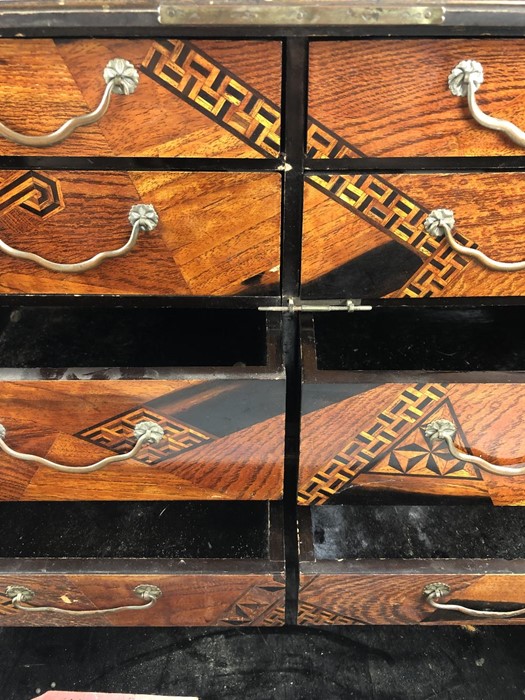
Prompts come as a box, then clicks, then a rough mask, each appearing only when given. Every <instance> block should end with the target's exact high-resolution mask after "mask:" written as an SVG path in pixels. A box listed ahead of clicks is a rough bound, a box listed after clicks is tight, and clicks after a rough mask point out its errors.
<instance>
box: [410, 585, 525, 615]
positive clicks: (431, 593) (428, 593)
mask: <svg viewBox="0 0 525 700" xmlns="http://www.w3.org/2000/svg"><path fill="white" fill-rule="evenodd" d="M450 593H451V588H450V586H448V585H447V584H446V583H439V582H436V583H429V584H428V585H427V586H425V588H424V589H423V595H424V596H425V599H426V602H427V603H428V604H429V605H431V606H432V607H433V608H436V610H452V611H454V612H460V613H462V614H463V615H468V616H469V617H486V618H498V617H499V618H509V617H520V616H521V615H525V608H520V609H519V610H509V611H505V612H501V611H497V610H476V609H475V608H466V607H465V606H464V605H457V604H455V603H440V602H439V599H440V598H443V597H446V596H448V595H450Z"/></svg>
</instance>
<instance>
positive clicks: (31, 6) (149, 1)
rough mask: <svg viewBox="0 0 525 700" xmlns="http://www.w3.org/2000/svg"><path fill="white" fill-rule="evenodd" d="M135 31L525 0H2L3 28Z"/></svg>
mask: <svg viewBox="0 0 525 700" xmlns="http://www.w3.org/2000/svg"><path fill="white" fill-rule="evenodd" d="M86 16H89V26H90V28H96V27H97V26H100V27H101V28H106V29H107V28H108V27H115V28H118V27H120V28H123V27H129V28H130V29H136V28H139V27H142V28H148V29H151V28H154V27H159V28H162V27H165V28H168V27H172V28H175V29H177V28H188V27H189V28H191V27H194V28H206V29H214V31H215V32H217V33H220V31H221V29H225V28H232V27H240V28H243V27H244V28H245V29H250V30H253V29H254V28H255V27H259V28H266V29H268V28H273V29H274V30H275V29H282V28H284V27H288V28H296V29H297V28H300V29H301V30H302V31H303V32H304V31H306V33H307V34H308V32H309V31H311V32H312V34H316V35H317V31H316V30H317V29H318V28H320V27H324V28H331V30H330V31H329V32H328V33H329V34H334V33H335V34H337V31H341V30H344V29H345V28H349V27H363V28H369V27H374V26H376V27H396V26H425V25H430V26H445V27H447V26H448V27H450V26H454V27H463V28H475V27H495V28H496V27H506V28H512V27H520V26H525V1H523V0H514V1H513V0H510V1H508V2H496V1H494V0H441V1H438V0H421V2H418V1H417V0H406V1H403V0H397V1H394V0H368V2H366V1H365V2H354V1H353V0H214V1H213V2H210V0H127V1H125V0H104V1H103V0H18V1H13V0H0V31H1V30H3V29H16V28H18V29H20V30H21V32H22V31H23V30H24V29H30V28H33V29H53V28H63V29H67V28H77V29H81V28H82V27H83V26H86Z"/></svg>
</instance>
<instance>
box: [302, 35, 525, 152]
mask: <svg viewBox="0 0 525 700" xmlns="http://www.w3.org/2000/svg"><path fill="white" fill-rule="evenodd" d="M464 60H474V61H477V62H479V63H480V64H481V65H482V68H483V74H484V82H483V84H481V86H480V87H479V90H478V91H477V92H476V93H475V97H476V99H477V102H478V104H479V106H480V107H481V109H482V110H483V111H484V112H486V113H488V114H489V115H490V116H492V117H497V118H499V119H504V120H509V121H511V122H513V123H515V124H516V125H517V126H518V127H521V129H525V99H524V95H525V77H524V76H525V57H524V53H523V40H521V39H518V40H508V39H489V40H485V39H459V40H458V39H439V40H436V39H425V40H420V39H418V40H412V39H404V40H400V41H390V40H375V39H374V40H352V41H329V42H324V41H323V42H313V43H312V44H311V45H310V100H309V115H310V122H309V134H308V148H307V150H308V153H309V155H310V156H311V157H315V158H340V157H350V158H363V157H366V156H368V157H385V156H396V157H406V156H410V157H412V156H483V155H487V156H488V155H491V156H492V155H494V156H496V155H510V154H516V155H520V154H521V153H522V148H520V147H519V146H518V145H515V144H514V143H513V142H512V141H511V140H510V139H509V138H508V137H507V136H505V135H504V134H501V133H498V132H496V131H492V130H490V129H487V128H485V127H483V126H480V125H478V124H477V123H476V121H474V119H473V117H472V116H471V114H470V113H469V110H468V106H467V97H459V96H455V95H453V94H452V93H451V91H450V89H449V86H448V77H449V75H450V73H451V71H452V70H453V69H454V68H455V67H456V66H457V64H458V63H460V62H461V61H464Z"/></svg>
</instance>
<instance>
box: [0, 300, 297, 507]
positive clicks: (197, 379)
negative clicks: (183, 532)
mask: <svg viewBox="0 0 525 700" xmlns="http://www.w3.org/2000/svg"><path fill="white" fill-rule="evenodd" d="M0 346H1V348H0V359H1V362H2V369H1V371H0V423H1V424H2V425H3V427H4V429H5V435H4V439H3V441H2V443H1V444H0V447H1V448H2V453H0V483H2V490H1V497H0V500H143V499H146V500H147V499H152V500H156V499H160V500H162V499H190V500H198V499H201V500H207V499H277V498H279V497H280V496H281V493H282V475H283V452H284V393H285V388H284V374H283V370H282V368H281V363H280V350H279V329H278V327H273V328H272V327H271V326H269V325H268V326H267V321H266V319H265V317H264V315H263V314H260V313H258V312H255V311H254V312H251V311H245V312H241V311H237V312H229V311H228V312H227V311H216V312H213V311H199V310H192V311H182V310H174V309H164V310H161V309H157V310H153V309H145V310H142V311H139V310H128V311H124V310H123V309H114V310H104V309H97V310H96V311H95V310H89V311H88V310H69V311H66V310H63V309H57V308H55V309H31V308H29V309H25V310H23V311H21V312H17V314H16V315H15V317H14V318H13V317H11V318H9V317H7V318H6V314H5V312H4V319H3V332H2V333H1V336H0ZM79 360H80V361H82V362H85V364H84V365H83V366H80V367H79V366H78V363H79ZM144 422H146V423H150V424H151V423H153V424H154V426H159V427H160V429H161V430H159V428H157V427H152V426H151V425H149V429H151V430H153V433H152V434H151V433H149V434H148V436H146V438H145V440H146V442H144V441H143V442H142V443H141V445H140V446H138V442H139V437H140V435H141V428H140V426H141V424H142V423H144ZM136 431H137V432H136ZM142 432H143V431H142ZM159 432H160V434H159ZM155 436H156V437H157V438H158V439H157V441H155V442H154V443H152V444H150V443H149V440H150V438H151V437H153V438H154V437H155ZM6 448H7V449H6ZM9 450H11V451H13V450H14V451H15V452H16V453H17V454H12V453H11V452H9ZM131 452H133V454H131ZM19 453H22V454H21V455H20V454H19ZM27 455H31V456H32V457H29V458H28V459H25V458H24V456H27ZM119 455H120V456H121V457H122V455H128V457H127V458H125V459H123V460H122V461H116V460H115V463H109V464H106V463H105V464H103V465H99V467H98V468H97V469H93V470H92V471H89V470H88V471H87V473H79V472H80V470H78V471H77V469H78V468H79V467H88V466H89V465H92V464H97V463H98V462H99V461H100V460H105V459H106V458H108V457H111V458H113V459H111V460H110V461H111V462H113V461H114V458H115V457H118V456H119ZM34 456H36V457H37V458H41V459H44V460H50V461H51V462H53V463H57V464H58V465H65V466H66V467H69V468H70V469H69V471H68V472H67V473H64V472H63V471H61V470H60V469H57V468H56V465H55V467H53V465H49V464H47V463H42V462H41V461H40V462H39V461H38V459H37V460H35V459H34Z"/></svg>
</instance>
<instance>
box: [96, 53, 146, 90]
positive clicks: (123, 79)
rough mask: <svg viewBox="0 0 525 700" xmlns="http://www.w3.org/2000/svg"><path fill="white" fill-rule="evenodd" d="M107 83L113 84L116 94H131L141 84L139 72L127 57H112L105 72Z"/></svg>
mask: <svg viewBox="0 0 525 700" xmlns="http://www.w3.org/2000/svg"><path fill="white" fill-rule="evenodd" d="M103 76H104V80H105V81H106V85H109V84H110V83H111V84H112V85H113V88H112V92H114V93H115V94H116V95H131V94H132V93H134V92H135V90H136V89H137V85H138V84H139V74H138V71H137V69H136V68H135V66H134V65H133V63H130V62H129V61H127V60H126V59H125V58H112V59H111V61H109V62H108V63H107V65H106V67H105V68H104V72H103Z"/></svg>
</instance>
